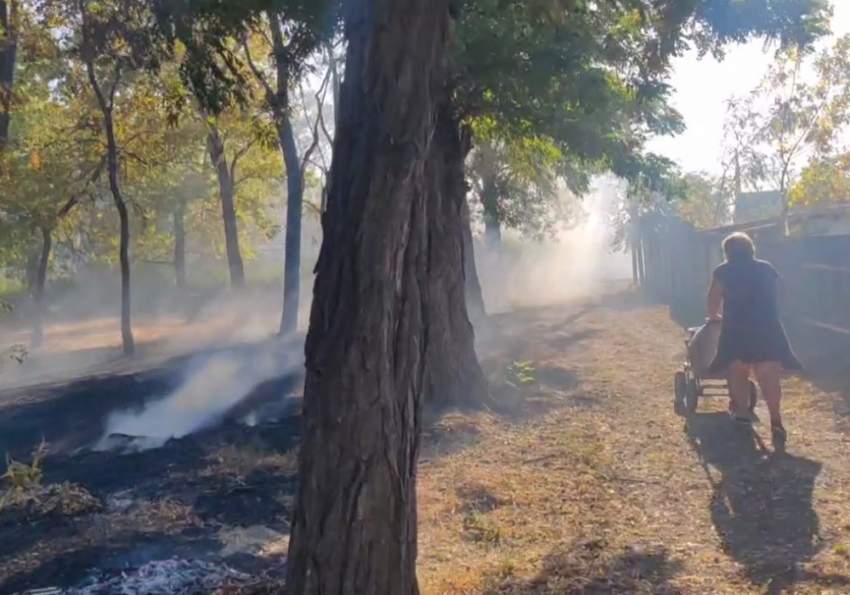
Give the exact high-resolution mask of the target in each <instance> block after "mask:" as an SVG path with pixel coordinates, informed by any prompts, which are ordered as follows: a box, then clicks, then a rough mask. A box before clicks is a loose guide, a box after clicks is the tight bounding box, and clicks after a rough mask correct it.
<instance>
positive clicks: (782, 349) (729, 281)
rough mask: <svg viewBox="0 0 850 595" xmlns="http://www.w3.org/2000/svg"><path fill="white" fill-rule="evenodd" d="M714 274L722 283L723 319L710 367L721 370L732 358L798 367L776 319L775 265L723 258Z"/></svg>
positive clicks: (733, 360)
mask: <svg viewBox="0 0 850 595" xmlns="http://www.w3.org/2000/svg"><path fill="white" fill-rule="evenodd" d="M714 278H715V279H717V280H718V281H719V282H720V285H721V286H722V287H723V321H722V323H721V327H720V339H719V343H718V346H717V355H716V356H715V357H714V360H713V361H712V362H711V365H710V367H709V371H710V372H711V373H712V374H719V373H722V372H724V371H726V369H727V368H728V367H729V365H730V364H731V363H732V362H735V361H742V362H744V363H747V364H757V363H760V362H779V363H780V364H782V367H783V368H784V369H785V370H788V371H793V370H800V369H801V368H802V366H801V364H800V361H799V360H798V359H797V357H796V356H795V355H794V352H793V351H792V349H791V345H790V343H789V342H788V337H787V336H786V335H785V329H784V328H783V326H782V321H781V320H780V319H779V305H778V303H777V281H778V279H779V273H777V272H776V269H774V268H773V266H772V265H771V264H770V263H769V262H766V261H764V260H756V259H752V260H745V261H741V262H734V263H733V262H724V263H723V264H721V265H719V266H718V267H717V268H716V269H714Z"/></svg>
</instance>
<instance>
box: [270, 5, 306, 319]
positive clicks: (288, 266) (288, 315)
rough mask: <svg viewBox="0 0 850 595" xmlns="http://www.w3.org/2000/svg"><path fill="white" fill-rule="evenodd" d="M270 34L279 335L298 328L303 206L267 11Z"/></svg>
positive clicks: (280, 57)
mask: <svg viewBox="0 0 850 595" xmlns="http://www.w3.org/2000/svg"><path fill="white" fill-rule="evenodd" d="M269 24H270V26H271V34H272V51H273V52H274V55H275V70H276V73H277V81H276V82H277V96H276V97H275V101H274V104H275V105H274V107H275V125H276V127H277V136H278V140H279V142H280V150H281V153H282V154H283V162H284V164H285V165H286V236H285V239H284V244H285V247H286V253H285V255H284V262H283V313H282V314H281V317H280V334H281V335H286V334H289V333H294V332H295V330H296V329H297V328H298V298H299V296H300V294H301V213H302V209H303V207H304V180H303V179H302V176H301V163H300V160H299V158H298V145H297V144H296V143H295V134H294V132H293V130H292V122H290V120H289V109H290V106H289V84H290V80H289V61H290V60H291V58H290V57H289V56H288V55H287V52H286V46H285V44H284V40H283V29H282V27H281V23H280V18H279V17H278V16H277V15H276V14H274V13H269Z"/></svg>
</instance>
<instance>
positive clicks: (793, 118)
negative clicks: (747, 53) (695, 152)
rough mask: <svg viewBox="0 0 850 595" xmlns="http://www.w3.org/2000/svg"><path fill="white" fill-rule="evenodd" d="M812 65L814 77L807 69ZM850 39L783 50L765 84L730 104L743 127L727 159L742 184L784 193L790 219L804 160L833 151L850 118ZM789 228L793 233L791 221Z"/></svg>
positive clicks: (734, 122)
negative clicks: (811, 49)
mask: <svg viewBox="0 0 850 595" xmlns="http://www.w3.org/2000/svg"><path fill="white" fill-rule="evenodd" d="M809 63H810V64H811V65H812V67H813V70H814V73H815V74H814V77H812V78H811V80H807V79H806V78H805V77H804V76H803V74H802V72H801V70H802V67H803V66H804V65H805V64H809ZM848 76H850V37H843V38H840V39H838V40H837V41H836V42H835V43H834V44H833V45H832V46H831V47H829V48H827V49H826V50H824V51H822V52H820V53H818V54H816V55H814V56H813V57H811V58H809V57H808V56H807V55H806V54H805V53H801V52H798V51H794V50H789V51H787V52H783V53H780V54H779V55H778V56H777V59H776V61H775V62H774V64H773V65H772V66H771V68H770V70H769V71H768V73H767V75H766V76H765V78H764V80H763V81H762V82H761V84H760V85H759V86H758V87H757V88H756V89H754V90H753V91H752V92H751V93H750V94H749V95H748V96H746V97H745V98H740V99H737V100H733V101H731V102H730V104H729V113H728V115H727V120H728V121H729V123H730V128H735V129H737V131H738V132H737V133H736V134H737V136H736V137H735V139H734V140H735V142H734V146H733V147H731V148H729V147H727V148H726V149H725V153H726V154H727V160H730V159H731V160H734V164H733V165H732V166H731V167H732V168H733V169H734V170H735V171H736V172H738V174H737V175H738V176H739V178H740V179H741V184H740V186H741V187H744V188H746V187H749V188H754V189H761V188H762V187H763V186H764V185H765V184H766V185H767V186H768V187H769V189H772V190H777V191H778V192H779V193H780V195H781V196H782V197H783V199H782V205H781V217H782V221H783V223H785V222H786V220H787V215H788V209H789V206H790V201H789V189H790V187H791V185H792V184H793V181H794V179H795V178H796V176H797V175H799V173H800V170H801V168H802V167H803V164H804V163H805V162H806V161H807V160H809V159H812V158H816V159H817V158H818V156H822V155H824V154H828V153H829V152H830V151H831V150H832V146H833V145H834V143H835V139H836V138H837V136H838V135H837V133H838V132H839V131H840V130H841V129H843V128H844V127H845V126H846V123H847V121H848V116H850V111H848V109H850V78H848ZM785 227H786V232H787V225H785Z"/></svg>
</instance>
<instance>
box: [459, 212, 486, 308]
mask: <svg viewBox="0 0 850 595" xmlns="http://www.w3.org/2000/svg"><path fill="white" fill-rule="evenodd" d="M460 216H461V226H462V230H461V231H462V233H463V273H464V278H465V294H466V308H467V311H468V312H469V317H470V318H471V319H472V322H473V323H474V324H478V323H479V322H481V321H482V320H484V319H486V318H487V309H486V307H485V306H484V293H483V292H482V291H481V280H480V279H479V278H478V266H477V265H476V264H475V244H474V242H473V240H472V221H471V217H470V214H469V203H468V202H467V201H466V197H465V196H464V200H463V203H462V204H461V210H460Z"/></svg>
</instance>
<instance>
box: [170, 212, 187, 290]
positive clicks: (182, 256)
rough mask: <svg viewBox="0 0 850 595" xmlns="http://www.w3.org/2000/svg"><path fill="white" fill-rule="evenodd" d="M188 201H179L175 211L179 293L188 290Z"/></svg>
mask: <svg viewBox="0 0 850 595" xmlns="http://www.w3.org/2000/svg"><path fill="white" fill-rule="evenodd" d="M185 217H186V200H185V199H182V198H181V199H179V200H178V202H177V206H176V207H175V209H174V213H173V214H172V218H173V221H174V282H175V285H176V286H177V290H178V292H179V293H180V294H181V296H182V294H183V292H184V291H185V290H186V222H185Z"/></svg>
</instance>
